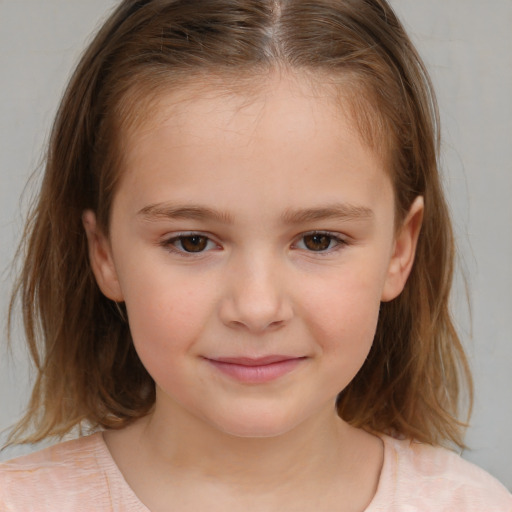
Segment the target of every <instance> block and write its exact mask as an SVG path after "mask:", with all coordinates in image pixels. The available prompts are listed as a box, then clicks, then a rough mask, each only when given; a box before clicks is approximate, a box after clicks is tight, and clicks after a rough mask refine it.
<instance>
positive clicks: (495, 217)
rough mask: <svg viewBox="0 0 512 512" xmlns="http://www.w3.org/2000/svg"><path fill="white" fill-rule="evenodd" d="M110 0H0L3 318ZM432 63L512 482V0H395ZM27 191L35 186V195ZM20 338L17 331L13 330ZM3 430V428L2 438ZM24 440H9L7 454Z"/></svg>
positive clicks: (496, 457)
mask: <svg viewBox="0 0 512 512" xmlns="http://www.w3.org/2000/svg"><path fill="white" fill-rule="evenodd" d="M115 3H116V2H114V1H113V0H87V2H84V1H82V0H44V1H41V0H0V48H1V49H2V50H1V53H0V73H1V75H0V76H1V81H0V240H1V243H0V271H2V274H1V275H0V278H1V280H0V289H1V293H0V308H1V310H0V311H1V314H0V319H1V320H0V322H1V323H0V329H1V331H0V332H1V336H2V341H4V338H5V335H4V332H5V330H4V327H5V311H6V308H7V304H8V296H9V289H10V285H11V278H12V276H11V271H10V269H9V267H8V264H9V262H10V260H11V259H12V256H13V253H14V248H15V245H16V241H17V240H18V238H19V235H20V232H21V226H22V218H23V211H24V209H25V204H26V201H25V202H21V203H20V196H21V194H22V191H23V189H24V185H25V183H26V181H27V179H28V177H29V175H30V174H31V172H32V171H33V170H34V169H35V168H36V167H38V166H39V164H40V162H41V160H42V154H43V147H44V142H45V140H46V138H47V134H48V130H49V126H50V124H51V122H52V118H53V116H54V113H55V110H56V107H57V103H58V100H59V97H60V95H61V92H62V90H63V87H64V84H65V83H66V80H67V78H68V76H69V73H70V71H71V68H72V66H73V63H74V62H76V59H77V57H78V55H79V54H80V52H81V51H82V49H83V48H84V45H85V43H86V42H87V41H88V40H89V39H90V34H91V32H92V31H93V29H94V28H95V27H97V26H98V23H99V21H100V20H101V19H103V18H104V16H105V14H106V12H107V11H108V10H109V9H110V8H111V7H112V6H113V5H114V4H115ZM391 3H392V5H393V6H394V7H395V8H396V10H397V11H398V13H399V15H401V18H402V20H403V22H404V24H405V25H406V28H407V29H408V30H409V33H410V35H411V36H412V38H413V40H414V41H415V43H416V44H417V46H418V48H419V51H420V53H421V54H422V56H423V57H424V59H425V61H426V63H427V66H428V68H429V70H430V72H431V75H432V78H433V80H434V84H435V86H436V89H437V93H438V99H439V104H440V110H441V116H442V126H443V140H444V142H443V154H442V163H443V170H444V177H445V183H446V187H447V191H448V196H449V201H450V204H451V208H452V212H453V216H454V222H455V229H456V234H457V240H458V245H459V249H460V255H461V257H460V267H461V268H463V269H464V270H465V272H466V274H467V276H468V278H469V286H470V293H471V303H472V328H471V327H470V325H471V322H470V320H469V318H470V316H469V314H468V310H467V308H466V307H465V305H464V300H465V299H464V286H463V285H462V280H461V279H460V278H459V279H458V280H457V281H458V286H457V290H456V294H455V297H454V309H455V311H456V316H457V324H458V327H459V329H460V331H461V334H462V336H463V338H464V341H465V345H466V347H467V350H468V353H469V356H470V359H471V364H472V367H473V370H474V376H475V384H476V402H475V409H474V415H473V418H472V422H471V428H470V429H469V432H468V436H467V443H468V445H469V446H470V448H471V450H470V451H467V452H465V453H464V454H463V455H464V457H465V458H467V459H469V460H471V461H473V462H476V463H477V464H479V465H480V466H482V467H483V468H485V469H486V470H487V471H489V472H490V473H492V474H493V475H495V476H496V477H498V478H499V479H500V480H501V481H502V482H503V483H504V484H505V485H506V486H507V487H508V488H509V489H511V490H512V466H511V465H510V459H511V456H512V435H511V434H512V400H511V397H510V395H511V391H512V269H511V265H512V200H511V197H510V196H511V194H512V99H511V98H512V57H511V55H512V0H489V1H488V2H482V1H481V0H414V1H412V0H392V2H391ZM28 195H29V194H28ZM15 338H20V336H16V337H15ZM4 346H5V343H2V348H1V349H0V429H3V428H6V427H7V426H8V425H9V424H11V423H12V421H13V420H14V419H15V418H16V417H18V416H19V414H20V411H21V410H22V406H23V404H24V403H25V402H26V399H27V396H28V389H29V384H28V382H29V375H28V370H27V364H26V355H25V353H24V350H23V349H22V348H21V347H18V346H16V347H15V349H14V353H13V358H12V359H8V357H7V354H6V351H5V349H4ZM2 440H5V435H0V444H1V442H2ZM25 451H27V448H24V449H23V448H16V449H14V450H13V449H10V450H7V451H5V452H3V453H2V454H0V459H6V458H9V457H12V456H14V455H17V454H20V453H22V452H25Z"/></svg>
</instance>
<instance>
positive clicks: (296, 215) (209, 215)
mask: <svg viewBox="0 0 512 512" xmlns="http://www.w3.org/2000/svg"><path fill="white" fill-rule="evenodd" d="M137 215H140V216H142V217H143V218H144V220H146V221H156V220H163V219H191V220H213V221H216V222H219V223H222V224H233V223H234V216H233V215H232V214H230V213H228V212H224V211H219V210H214V209H212V208H207V207H204V206H199V205H186V206H181V205H172V204H167V203H158V204H152V205H149V206H145V207H144V208H142V209H141V210H139V212H138V213H137ZM373 217H374V212H373V210H371V209H370V208H367V207H365V206H356V205H351V204H345V203H335V204H329V205H325V206H319V207H315V208H302V209H287V210H286V211H285V212H284V213H283V215H282V218H281V220H282V222H283V223H284V224H287V225H294V224H305V223H308V222H315V221H320V220H328V219H332V220H339V221H349V220H370V219H373Z"/></svg>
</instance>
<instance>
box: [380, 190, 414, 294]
mask: <svg viewBox="0 0 512 512" xmlns="http://www.w3.org/2000/svg"><path fill="white" fill-rule="evenodd" d="M423 211H424V204H423V197H421V196H418V197H417V198H416V199H415V200H414V201H413V203H412V205H411V208H410V209H409V213H408V214H407V217H406V218H405V220H404V222H403V224H402V227H401V228H400V231H399V232H398V233H397V236H396V239H395V243H394V248H393V254H392V256H391V260H390V262H389V266H388V273H387V276H386V281H385V283H384V288H383V290H382V297H381V300H382V301H383V302H388V301H390V300H393V299H394V298H396V297H397V296H398V295H400V293H401V292H402V290H403V289H404V286H405V283H406V282H407V278H408V277H409V274H410V273H411V269H412V265H413V263H414V256H415V254H416V246H417V243H418V237H419V234H420V230H421V223H422V220H423Z"/></svg>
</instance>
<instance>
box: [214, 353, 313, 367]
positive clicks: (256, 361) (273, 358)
mask: <svg viewBox="0 0 512 512" xmlns="http://www.w3.org/2000/svg"><path fill="white" fill-rule="evenodd" d="M209 359H210V360H211V361H215V362H217V363H228V364H238V365H241V366H265V365H267V364H272V363H279V362H282V361H289V360H291V359H303V357H302V356H283V355H269V356H263V357H214V358H209Z"/></svg>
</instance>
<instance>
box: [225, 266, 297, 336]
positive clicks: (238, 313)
mask: <svg viewBox="0 0 512 512" xmlns="http://www.w3.org/2000/svg"><path fill="white" fill-rule="evenodd" d="M280 274H281V275H280ZM225 284H226V287H225V288H224V293H223V297H222V300H221V303H220V312H219V314H220V318H221V320H222V322H223V323H224V324H225V325H227V326H229V327H231V328H238V329H246V330H248V331H250V332H253V333H262V332H265V331H268V330H275V329H278V328H280V327H283V326H284V325H286V324H287V323H288V322H289V321H290V319H291V318H292V317H293V308H292V303H291V299H290V296H289V294H288V293H287V290H286V287H285V285H284V279H283V275H282V272H279V270H278V265H276V264H275V262H272V261H268V260H264V259H263V258H254V257H253V258H251V259H250V260H249V261H246V262H244V263H242V264H240V265H237V266H236V267H234V268H231V269H230V271H229V276H228V277H227V279H226V281H225Z"/></svg>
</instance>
